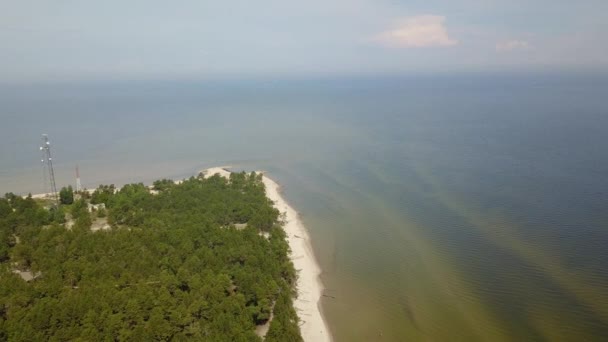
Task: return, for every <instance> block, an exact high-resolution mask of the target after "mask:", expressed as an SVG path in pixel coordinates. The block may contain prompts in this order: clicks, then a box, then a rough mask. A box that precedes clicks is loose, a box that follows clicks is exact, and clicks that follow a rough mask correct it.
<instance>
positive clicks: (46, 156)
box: [40, 134, 59, 205]
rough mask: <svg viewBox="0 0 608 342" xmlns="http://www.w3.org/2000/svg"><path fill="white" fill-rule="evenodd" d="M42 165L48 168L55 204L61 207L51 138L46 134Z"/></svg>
mask: <svg viewBox="0 0 608 342" xmlns="http://www.w3.org/2000/svg"><path fill="white" fill-rule="evenodd" d="M40 150H41V151H42V163H43V165H44V166H47V167H48V171H49V179H50V182H51V196H52V197H53V199H54V200H55V203H56V204H57V205H59V198H58V197H57V185H56V184H55V170H53V157H52V156H51V143H50V142H49V136H48V135H46V134H43V135H42V146H40Z"/></svg>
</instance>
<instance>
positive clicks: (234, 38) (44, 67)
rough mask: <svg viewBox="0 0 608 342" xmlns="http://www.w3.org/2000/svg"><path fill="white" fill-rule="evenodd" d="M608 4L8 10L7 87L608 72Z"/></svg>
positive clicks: (38, 4)
mask: <svg viewBox="0 0 608 342" xmlns="http://www.w3.org/2000/svg"><path fill="white" fill-rule="evenodd" d="M606 12H608V3H606V2H605V1H596V0H590V1H586V2H584V3H571V2H568V3H566V2H562V3H556V2H554V1H546V0H542V1H537V2H535V3H533V4H532V3H529V2H525V1H521V0H517V1H509V2H506V1H482V0H461V1H450V2H446V1H408V2H405V1H371V0H350V1H345V0H334V1H331V2H324V1H319V0H313V1H309V2H305V3H286V2H283V1H278V0H270V1H265V2H263V3H255V4H253V3H249V2H246V1H242V0H240V1H234V2H230V3H226V2H212V1H203V2H197V1H185V2H181V3H179V4H169V3H164V2H161V1H145V2H144V1H135V2H129V3H122V2H118V1H115V0H112V1H106V2H103V3H79V2H78V3H71V2H67V1H59V2H53V3H47V2H43V1H39V0H30V1H20V2H6V3H5V4H3V5H0V45H1V46H2V47H3V51H2V52H1V53H0V74H2V75H3V77H2V81H3V82H5V83H12V82H40V81H76V80H128V79H139V80H152V79H154V80H162V79H209V78H220V79H222V78H228V79H234V78H250V77H256V78H260V77H269V78H273V77H309V76H310V75H374V74H381V75H386V74H403V73H419V72H426V73H434V72H443V73H445V72H496V71H517V70H528V71H531V70H591V71H597V70H600V71H606V70H608V59H607V58H606V56H607V55H608V44H606V43H605V35H606V33H607V32H608V22H607V21H606V20H605V13H606Z"/></svg>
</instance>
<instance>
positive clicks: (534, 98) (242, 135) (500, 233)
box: [0, 72, 608, 341]
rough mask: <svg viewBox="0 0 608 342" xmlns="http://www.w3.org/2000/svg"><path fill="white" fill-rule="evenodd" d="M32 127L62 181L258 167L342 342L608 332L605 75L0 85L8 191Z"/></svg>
mask: <svg viewBox="0 0 608 342" xmlns="http://www.w3.org/2000/svg"><path fill="white" fill-rule="evenodd" d="M41 134H48V136H49V139H50V142H51V152H52V158H53V163H54V167H55V174H56V179H57V184H58V186H59V187H62V186H67V185H72V186H75V183H76V181H75V178H76V176H75V169H76V167H77V166H78V168H79V171H80V177H81V181H82V184H83V186H85V187H87V188H94V187H96V186H97V185H99V184H116V185H122V184H125V183H131V182H144V183H146V184H150V183H151V182H152V181H153V180H155V179H160V178H170V179H179V178H184V177H190V176H192V175H196V174H197V173H198V171H199V170H201V169H204V168H207V167H211V166H222V165H224V166H231V167H232V168H233V169H234V170H248V171H252V170H264V171H267V172H268V174H269V176H270V177H271V178H273V179H275V180H276V181H277V182H278V183H280V184H281V185H282V190H283V194H284V196H285V197H286V198H287V200H288V201H289V202H290V203H291V204H292V205H293V206H294V207H295V208H296V209H297V210H298V212H299V213H300V215H301V218H302V220H303V222H304V224H305V226H306V227H307V229H308V230H309V232H310V235H311V239H312V245H313V249H314V252H315V254H316V257H317V259H318V262H319V264H320V266H321V268H322V270H323V273H322V274H321V281H322V282H323V284H324V286H325V290H324V296H323V297H322V299H321V301H320V306H321V309H322V312H323V314H324V316H325V318H326V320H327V322H328V324H329V327H330V330H331V332H332V334H333V336H334V339H335V340H336V341H606V340H608V74H605V73H604V74H602V73H599V74H593V73H590V72H536V73H530V72H515V73H513V72H512V73H507V72H504V73H452V74H447V73H445V74H420V73H418V74H411V75H407V74H403V75H395V76H389V75H380V76H371V75H367V76H341V77H337V76H336V77H316V78H313V77H310V78H299V79H289V78H268V79H265V78H260V79H244V80H236V79H231V80H166V81H160V80H157V81H153V80H146V81H99V82H93V81H86V82H85V81H82V82H56V83H53V82H45V83H39V84H26V83H21V84H6V83H4V84H1V85H0V142H1V143H0V193H2V194H4V193H7V192H14V193H19V194H27V193H41V192H46V191H49V183H48V177H45V176H44V175H45V174H44V172H43V167H42V164H41V152H40V150H39V146H40V145H41V143H42V140H41ZM303 319H306V318H305V317H303Z"/></svg>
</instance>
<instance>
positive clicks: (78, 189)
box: [76, 165, 82, 192]
mask: <svg viewBox="0 0 608 342" xmlns="http://www.w3.org/2000/svg"><path fill="white" fill-rule="evenodd" d="M80 191H82V185H81V184H80V172H78V165H76V192H80Z"/></svg>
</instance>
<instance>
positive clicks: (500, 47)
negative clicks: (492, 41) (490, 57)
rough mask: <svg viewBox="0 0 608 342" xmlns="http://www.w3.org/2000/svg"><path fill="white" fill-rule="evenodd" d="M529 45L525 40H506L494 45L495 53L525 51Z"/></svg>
mask: <svg viewBox="0 0 608 342" xmlns="http://www.w3.org/2000/svg"><path fill="white" fill-rule="evenodd" d="M529 47H530V44H529V43H528V42H527V41H525V40H508V41H505V42H499V43H497V44H496V51H498V52H510V51H514V50H521V49H527V48H529Z"/></svg>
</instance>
